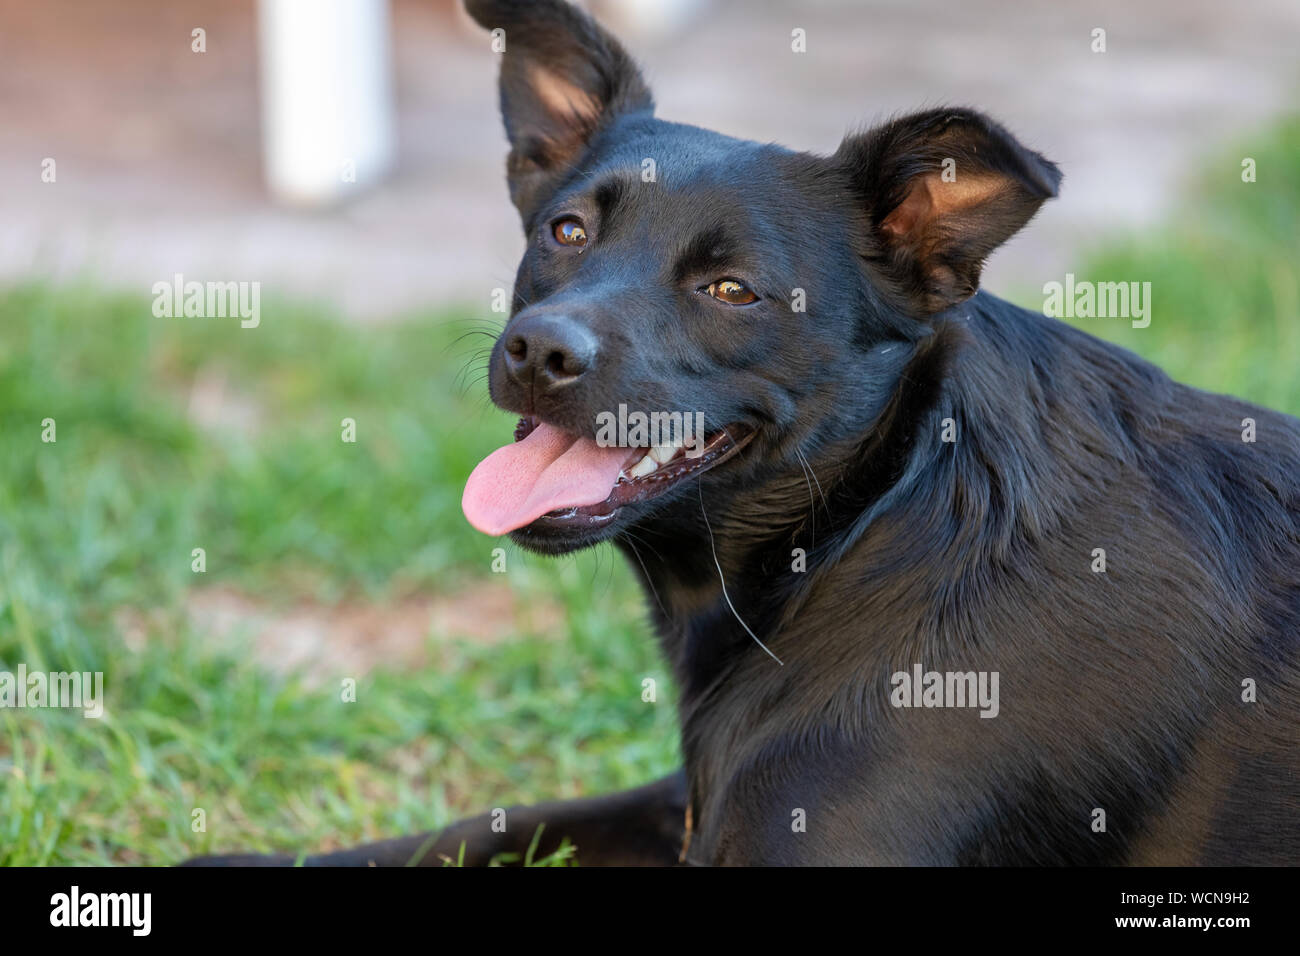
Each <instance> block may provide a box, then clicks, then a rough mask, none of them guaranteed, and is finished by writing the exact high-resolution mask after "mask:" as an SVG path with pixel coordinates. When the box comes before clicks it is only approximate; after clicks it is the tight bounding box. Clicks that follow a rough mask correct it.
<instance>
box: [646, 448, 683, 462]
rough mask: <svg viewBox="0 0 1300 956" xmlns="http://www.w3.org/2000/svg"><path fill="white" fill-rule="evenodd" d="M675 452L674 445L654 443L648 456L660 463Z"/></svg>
mask: <svg viewBox="0 0 1300 956" xmlns="http://www.w3.org/2000/svg"><path fill="white" fill-rule="evenodd" d="M675 454H677V446H676V445H655V446H654V447H653V448H651V449H650V457H651V458H653V459H654V460H655V461H657V462H659V464H661V465H662V464H664V463H665V462H667V461H670V460H672V457H673V455H675Z"/></svg>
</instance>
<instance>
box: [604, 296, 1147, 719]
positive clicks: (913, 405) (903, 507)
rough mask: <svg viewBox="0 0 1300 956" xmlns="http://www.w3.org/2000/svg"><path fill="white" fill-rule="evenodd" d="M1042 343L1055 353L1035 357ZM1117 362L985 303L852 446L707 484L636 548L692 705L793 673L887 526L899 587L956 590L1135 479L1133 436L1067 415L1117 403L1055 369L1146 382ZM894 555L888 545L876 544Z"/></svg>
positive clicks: (906, 377) (922, 349)
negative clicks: (790, 649)
mask: <svg viewBox="0 0 1300 956" xmlns="http://www.w3.org/2000/svg"><path fill="white" fill-rule="evenodd" d="M986 303H996V308H986V307H984V305H985V304H986ZM1032 338H1039V339H1042V338H1047V339H1049V340H1050V343H1049V347H1047V348H1044V347H1041V345H1042V343H1041V342H1040V343H1039V347H1034V348H1031V347H1029V340H1030V339H1032ZM1107 349H1108V347H1106V346H1104V345H1101V344H1100V343H1093V342H1092V340H1085V339H1083V338H1082V337H1080V336H1077V334H1076V333H1072V332H1071V330H1069V329H1067V328H1066V327H1064V326H1061V325H1059V324H1058V323H1051V322H1049V321H1048V320H1046V319H1044V318H1042V317H1041V316H1037V315H1034V314H1031V313H1028V312H1023V311H1021V310H1017V309H1014V308H1013V307H1011V306H1009V305H1007V304H1006V303H1002V302H1000V301H997V300H993V299H992V298H991V297H988V296H985V295H983V294H981V295H980V296H978V297H977V298H976V299H974V300H972V301H971V302H970V303H968V304H967V306H966V308H965V309H963V310H962V311H961V312H960V313H958V314H957V315H954V316H951V317H949V318H947V319H945V320H944V321H941V322H937V323H936V324H935V326H934V333H933V334H932V335H929V336H927V337H926V338H925V339H923V340H922V341H920V342H919V343H918V344H917V345H916V346H915V348H914V351H913V353H912V354H911V356H910V357H909V359H908V361H907V364H906V366H905V368H904V369H903V370H902V374H901V375H900V376H899V377H898V384H897V386H896V388H895V389H894V391H893V393H892V395H890V397H889V398H888V400H887V401H886V402H885V404H884V407H883V410H881V411H880V413H879V414H878V415H877V416H875V417H874V419H873V420H872V421H871V423H870V424H869V425H868V426H866V427H864V428H862V429H861V431H860V432H859V433H858V434H857V435H855V436H854V437H853V438H852V439H849V440H845V441H842V442H839V443H837V444H834V445H831V446H828V447H826V448H825V449H824V450H823V451H822V453H821V454H820V455H817V456H810V457H809V458H808V460H807V463H806V466H805V465H803V464H800V465H796V466H794V467H792V468H790V469H789V470H788V471H786V472H783V473H777V474H775V475H772V476H770V477H768V478H766V479H765V480H763V481H762V482H761V483H759V484H758V485H757V486H756V487H753V488H748V489H745V490H744V492H743V493H737V492H736V490H735V489H734V488H728V487H727V486H726V485H725V483H724V482H723V481H722V480H721V479H715V480H713V481H711V480H710V476H709V475H707V474H706V475H704V476H703V479H702V480H701V482H700V483H699V484H698V485H697V487H696V489H695V492H694V494H693V495H691V496H689V497H688V498H687V499H684V500H683V501H680V502H678V503H677V505H676V506H675V507H674V508H673V509H672V510H671V511H670V512H669V513H668V514H667V515H666V517H665V518H664V519H663V520H660V521H657V522H656V523H654V524H647V525H641V526H638V527H636V528H634V529H633V530H632V531H631V532H630V533H627V534H625V535H623V536H622V537H621V538H620V539H619V546H620V547H621V548H622V550H623V551H624V552H625V554H626V555H627V557H628V560H629V562H630V563H631V565H632V567H633V569H634V571H635V572H636V573H637V574H638V576H639V577H640V578H641V581H642V584H643V586H644V589H645V591H646V594H647V600H648V602H649V607H650V611H651V615H652V617H653V619H654V621H655V624H656V628H657V630H658V632H659V635H660V638H661V641H662V643H663V646H664V651H665V654H666V656H667V657H668V659H669V661H670V662H671V664H672V665H673V667H674V670H675V672H676V674H677V678H678V681H679V684H680V686H681V688H682V691H683V693H684V694H685V695H687V696H690V695H692V694H699V693H702V692H703V691H704V690H705V689H706V688H707V687H708V686H709V685H710V684H711V683H713V682H714V681H715V680H717V679H719V678H720V677H722V676H723V675H725V673H726V672H727V671H728V668H729V666H730V665H731V664H732V663H734V662H735V661H736V660H737V659H739V658H740V657H741V656H743V655H748V654H754V653H759V654H761V653H763V648H761V647H760V646H759V643H760V642H762V643H763V644H766V645H767V646H768V648H770V650H771V652H772V653H773V655H774V656H778V657H779V655H780V642H779V640H776V638H777V637H778V636H779V634H780V632H781V630H782V627H783V626H784V625H785V624H787V623H788V622H789V621H790V620H792V618H793V616H794V615H795V614H797V612H798V610H799V607H800V606H801V604H802V602H803V600H804V598H805V597H806V596H807V595H808V593H809V592H810V590H811V589H812V588H813V587H814V586H815V584H816V582H817V580H818V579H819V576H822V575H825V574H829V573H833V571H834V569H835V567H836V566H837V565H838V564H839V563H840V561H841V559H842V558H843V557H844V556H845V555H846V554H847V553H848V552H849V551H850V550H851V549H853V548H855V547H861V546H864V545H863V537H864V535H866V533H867V531H868V529H870V528H872V527H873V526H875V527H877V529H879V527H880V526H885V525H887V526H888V527H889V528H890V529H893V530H892V531H890V534H892V535H895V536H902V537H906V539H907V543H908V547H907V548H900V549H897V550H899V552H900V553H905V554H907V555H908V556H909V558H908V559H909V560H910V561H911V562H912V563H913V565H914V566H909V567H899V568H897V575H898V577H899V578H900V579H903V578H908V579H913V580H916V581H920V580H922V579H924V580H929V579H930V578H931V576H929V575H926V574H925V570H926V564H927V563H928V564H929V566H930V567H931V568H933V567H942V568H943V569H944V572H945V574H946V575H948V576H950V577H953V578H956V577H960V576H963V575H966V574H979V573H983V571H982V569H983V568H985V567H987V565H988V562H989V561H990V559H997V558H999V557H1001V556H1006V555H1010V554H1012V553H1013V552H1014V551H1015V549H1017V548H1018V547H1021V546H1023V545H1024V544H1026V543H1027V542H1029V541H1030V540H1031V539H1032V538H1034V537H1036V536H1040V535H1043V534H1047V533H1050V532H1051V530H1052V529H1053V528H1055V527H1056V526H1057V524H1058V523H1059V520H1060V509H1062V508H1065V507H1069V506H1070V504H1071V502H1070V500H1069V495H1067V494H1064V493H1058V491H1057V490H1054V489H1065V488H1070V487H1076V488H1077V487H1087V486H1091V487H1093V488H1095V489H1100V486H1101V485H1103V484H1105V483H1106V482H1109V481H1114V480H1118V478H1117V477H1116V475H1117V473H1116V468H1115V464H1116V462H1118V461H1120V460H1121V459H1122V458H1123V457H1124V444H1125V438H1124V436H1123V434H1122V430H1116V429H1110V430H1104V429H1101V428H1099V426H1098V424H1097V422H1096V421H1095V420H1094V419H1090V418H1087V417H1084V416H1078V420H1075V419H1074V418H1067V417H1065V416H1066V415H1067V411H1066V410H1068V408H1070V407H1072V406H1071V405H1070V404H1069V403H1066V402H1058V401H1057V400H1056V396H1057V395H1060V394H1061V393H1063V392H1070V393H1072V394H1075V395H1076V398H1077V395H1078V394H1079V393H1081V392H1082V393H1090V394H1092V395H1094V396H1096V397H1097V398H1098V399H1099V400H1102V401H1110V400H1112V399H1113V398H1114V397H1115V389H1114V387H1113V386H1112V385H1111V384H1110V383H1108V382H1106V381H1105V380H1104V379H1101V378H1099V377H1098V376H1096V375H1095V374H1089V375H1088V376H1086V377H1082V378H1081V377H1079V376H1078V374H1073V375H1072V374H1071V373H1070V372H1069V371H1068V369H1069V368H1070V367H1077V363H1074V364H1073V365H1072V363H1068V362H1058V361H1056V359H1055V358H1054V357H1050V356H1064V355H1065V354H1067V353H1069V352H1071V351H1073V350H1084V351H1088V352H1089V353H1090V354H1089V356H1088V358H1089V359H1090V361H1091V363H1092V364H1093V365H1095V366H1097V367H1104V366H1105V365H1106V364H1115V363H1117V362H1118V363H1122V365H1123V367H1124V368H1126V369H1130V371H1131V368H1132V366H1131V362H1132V361H1133V360H1132V358H1131V357H1126V358H1123V359H1117V358H1116V356H1115V355H1114V354H1113V350H1112V351H1107ZM1035 355H1037V356H1038V358H1037V359H1036V360H1034V359H1032V358H1031V357H1032V356H1035ZM1044 355H1048V356H1049V358H1047V359H1044V358H1043V356H1044ZM964 356H965V358H964ZM1119 367H1120V364H1116V368H1117V369H1118V368H1119ZM990 381H992V382H995V383H997V387H996V388H994V389H990V388H989V382H990ZM1026 390H1028V392H1029V394H1030V396H1031V400H1030V401H1028V402H1026V401H1025V400H1024V394H1023V393H1024V392H1025V391H1026ZM970 396H978V400H972V399H971V398H970ZM990 396H993V397H992V398H990ZM1026 409H1029V411H1026ZM946 429H950V430H953V431H954V433H953V434H951V435H949V434H947V431H946ZM950 439H951V440H950ZM1080 441H1083V442H1085V443H1086V445H1087V447H1089V448H1091V449H1094V452H1093V455H1094V457H1092V458H1091V459H1089V460H1088V461H1087V462H1085V464H1086V466H1087V467H1088V469H1089V471H1088V473H1087V474H1086V475H1084V476H1082V482H1081V481H1080V478H1081V476H1079V475H1077V474H1075V475H1071V476H1067V475H1065V473H1064V471H1065V470H1066V469H1071V468H1074V469H1076V470H1077V468H1078V461H1079V459H1078V456H1077V455H1076V456H1073V457H1072V456H1070V455H1067V454H1065V453H1064V449H1065V448H1066V447H1067V446H1071V447H1072V446H1073V445H1075V444H1076V443H1078V442H1080ZM1013 466H1014V467H1013ZM921 490H924V492H925V493H924V494H921V493H920V491H921ZM886 517H887V518H888V519H889V520H888V521H884V520H882V519H884V518H886ZM881 543H882V539H881V538H880V531H879V530H877V532H876V533H875V534H873V536H872V538H871V540H870V544H871V546H872V547H877V546H880V544H881ZM884 543H885V544H887V543H888V542H887V541H886V542H884ZM918 586H919V585H918Z"/></svg>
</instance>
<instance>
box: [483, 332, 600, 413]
mask: <svg viewBox="0 0 1300 956" xmlns="http://www.w3.org/2000/svg"><path fill="white" fill-rule="evenodd" d="M505 360H506V370H507V371H508V372H509V373H510V377H511V378H513V379H514V380H515V381H516V382H518V383H519V384H520V385H525V386H527V385H529V384H530V383H531V385H532V387H533V390H534V392H535V393H537V394H543V393H545V392H548V391H551V390H552V389H555V388H559V387H560V386H562V385H569V384H571V383H573V382H576V381H577V380H578V379H579V378H581V377H582V376H583V375H584V374H586V373H587V372H589V371H590V370H591V368H592V367H593V366H594V365H595V364H596V336H595V335H593V334H592V332H591V331H590V330H589V329H588V328H587V327H586V326H584V325H583V324H582V323H580V322H578V321H576V320H575V319H571V318H568V317H566V316H562V315H531V316H525V317H523V318H520V319H518V320H516V322H515V327H514V328H513V329H511V330H510V331H509V332H508V333H506V340H505Z"/></svg>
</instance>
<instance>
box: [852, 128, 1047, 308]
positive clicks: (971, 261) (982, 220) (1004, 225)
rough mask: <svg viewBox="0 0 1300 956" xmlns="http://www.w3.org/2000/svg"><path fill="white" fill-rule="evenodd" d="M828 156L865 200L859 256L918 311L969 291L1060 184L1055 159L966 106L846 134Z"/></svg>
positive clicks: (956, 299) (945, 303)
mask: <svg viewBox="0 0 1300 956" xmlns="http://www.w3.org/2000/svg"><path fill="white" fill-rule="evenodd" d="M834 161H835V162H837V163H839V164H840V165H841V166H842V168H843V169H844V170H845V171H846V172H847V174H848V176H849V178H850V180H851V181H852V183H853V185H854V187H855V188H856V190H857V193H858V196H859V197H860V199H861V200H862V201H863V202H865V204H866V214H867V222H868V224H869V228H870V231H871V235H870V237H869V240H868V247H867V250H866V252H865V257H866V258H867V260H868V261H869V262H870V263H871V264H872V265H873V267H874V268H875V270H876V271H877V273H878V274H879V275H880V277H881V278H882V279H883V280H884V283H885V285H886V287H887V288H888V289H889V290H890V291H891V292H893V293H894V295H895V297H896V298H898V299H900V300H901V302H902V304H903V306H904V308H906V309H907V310H908V311H909V312H911V313H912V314H914V315H917V316H921V317H924V316H929V315H933V314H934V313H936V312H941V311H942V310H944V309H946V308H948V307H949V306H953V305H956V304H957V303H959V302H962V301H963V300H965V299H968V298H970V297H971V296H972V295H974V294H975V291H976V289H978V288H979V277H980V270H981V269H982V268H983V265H984V259H985V258H986V257H987V256H988V254H989V253H990V252H992V251H993V250H994V249H996V248H997V247H998V246H1000V245H1001V244H1002V243H1003V242H1005V241H1006V240H1007V239H1009V238H1010V237H1011V236H1012V235H1014V234H1015V233H1016V232H1018V231H1019V230H1020V228H1021V227H1022V226H1023V225H1024V224H1025V223H1027V222H1028V221H1029V219H1030V218H1031V217H1032V216H1033V215H1034V213H1035V212H1037V211H1038V207H1039V206H1040V205H1042V203H1043V201H1044V200H1046V199H1049V198H1051V197H1053V196H1055V195H1056V191H1057V188H1058V187H1059V186H1060V183H1061V172H1060V170H1058V169H1057V168H1056V166H1055V165H1053V164H1052V163H1050V162H1048V161H1047V160H1046V159H1044V158H1043V157H1042V156H1040V155H1039V154H1038V153H1035V152H1033V151H1031V150H1029V149H1026V148H1025V147H1024V146H1022V145H1020V143H1018V142H1016V139H1015V137H1013V136H1012V135H1011V134H1010V133H1008V132H1007V131H1006V130H1005V129H1003V128H1002V127H1001V126H999V125H998V124H997V123H994V122H993V121H992V120H990V119H989V118H988V117H986V116H983V115H981V114H980V113H976V112H974V111H973V110H965V109H942V110H930V111H928V112H924V113H916V114H913V115H911V116H905V117H902V118H899V119H896V120H892V121H891V122H889V123H886V124H885V125H883V126H880V127H877V128H876V129H873V130H871V131H869V132H866V133H862V134H860V135H856V136H850V137H849V138H848V139H846V140H845V141H844V142H843V143H842V144H841V145H840V148H839V150H838V151H837V152H836V153H835V156H834Z"/></svg>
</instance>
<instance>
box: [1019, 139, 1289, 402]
mask: <svg viewBox="0 0 1300 956" xmlns="http://www.w3.org/2000/svg"><path fill="white" fill-rule="evenodd" d="M1245 156H1249V157H1251V158H1253V159H1255V160H1256V162H1257V181H1256V182H1253V183H1246V182H1242V180H1241V160H1242V158H1243V157H1245ZM1067 187H1068V184H1067ZM1031 228H1032V227H1031ZM1298 263H1300V118H1291V119H1288V120H1286V121H1284V122H1281V123H1279V124H1278V125H1276V126H1275V127H1274V128H1272V129H1270V130H1266V131H1264V132H1262V133H1261V134H1260V135H1258V136H1256V137H1253V138H1251V139H1250V140H1248V141H1245V142H1242V143H1240V144H1237V146H1236V148H1235V149H1225V150H1222V151H1219V152H1217V153H1216V154H1215V155H1213V156H1211V157H1210V158H1209V160H1208V161H1207V162H1206V164H1205V165H1204V167H1203V171H1202V172H1201V173H1200V175H1198V176H1197V177H1196V179H1195V180H1194V182H1193V183H1191V184H1190V188H1189V189H1188V192H1187V195H1186V198H1185V201H1184V202H1182V203H1180V205H1179V210H1178V212H1177V213H1175V214H1174V215H1173V216H1172V217H1171V219H1170V221H1169V222H1168V223H1166V224H1165V225H1164V226H1163V227H1162V228H1159V229H1156V230H1153V231H1150V232H1146V233H1142V234H1139V235H1134V236H1124V237H1115V238H1112V239H1111V240H1109V241H1108V242H1107V243H1106V244H1105V245H1104V246H1103V247H1101V248H1097V249H1094V250H1091V251H1088V252H1085V254H1084V256H1083V259H1082V262H1081V267H1080V268H1078V269H1075V270H1073V271H1074V272H1075V274H1076V278H1078V279H1090V280H1092V281H1095V282H1106V281H1111V282H1119V281H1137V282H1150V283H1151V297H1152V302H1153V308H1152V315H1151V324H1150V326H1149V327H1147V328H1141V329H1137V328H1133V327H1132V325H1131V323H1130V322H1129V321H1128V320H1125V319H1095V318H1094V319H1077V320H1074V324H1075V325H1077V326H1078V327H1080V328H1082V329H1084V330H1086V331H1088V332H1091V333H1092V334H1094V335H1098V336H1101V337H1102V338H1107V339H1110V340H1112V341H1115V342H1118V343H1119V344H1121V345H1123V346H1124V347H1125V348H1129V349H1132V350H1133V351H1134V352H1137V353H1138V354H1140V355H1142V356H1144V357H1146V358H1148V359H1150V360H1151V361H1153V362H1156V363H1157V364H1159V365H1161V366H1162V367H1164V369H1165V370H1166V371H1167V372H1169V374H1170V375H1172V376H1173V377H1174V378H1176V379H1178V380H1180V381H1183V382H1186V383H1188V384H1189V385H1195V386H1197V387H1198V388H1204V389H1207V390H1209V391H1213V392H1228V393H1232V394H1234V395H1238V396H1240V397H1242V398H1245V399H1248V400H1250V401H1253V402H1257V403H1259V404H1261V405H1266V406H1269V407H1271V408H1277V409H1281V410H1283V411H1286V412H1290V413H1291V414H1293V415H1294V414H1300V375H1297V374H1296V370H1295V369H1296V362H1297V358H1298V357H1300V268H1298V265H1297V264H1298ZM1058 281H1059V277H1058ZM1017 298H1018V300H1019V301H1020V303H1021V304H1022V305H1025V306H1027V307H1029V308H1034V309H1041V308H1042V307H1043V297H1042V296H1041V295H1037V294H1033V295H1031V294H1026V295H1021V296H1017Z"/></svg>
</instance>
